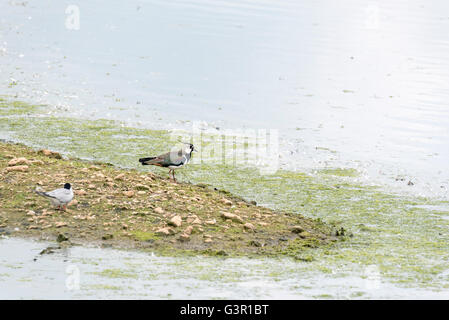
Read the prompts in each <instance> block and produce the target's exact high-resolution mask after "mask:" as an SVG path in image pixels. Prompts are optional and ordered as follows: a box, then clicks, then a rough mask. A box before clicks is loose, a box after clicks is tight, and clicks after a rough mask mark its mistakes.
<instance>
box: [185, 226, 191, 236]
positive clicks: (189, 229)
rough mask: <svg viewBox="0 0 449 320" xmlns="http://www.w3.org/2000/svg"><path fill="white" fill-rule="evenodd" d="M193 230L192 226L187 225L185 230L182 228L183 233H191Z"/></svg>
mask: <svg viewBox="0 0 449 320" xmlns="http://www.w3.org/2000/svg"><path fill="white" fill-rule="evenodd" d="M192 231H193V226H188V227H187V228H186V229H185V230H184V234H189V235H190V234H192Z"/></svg>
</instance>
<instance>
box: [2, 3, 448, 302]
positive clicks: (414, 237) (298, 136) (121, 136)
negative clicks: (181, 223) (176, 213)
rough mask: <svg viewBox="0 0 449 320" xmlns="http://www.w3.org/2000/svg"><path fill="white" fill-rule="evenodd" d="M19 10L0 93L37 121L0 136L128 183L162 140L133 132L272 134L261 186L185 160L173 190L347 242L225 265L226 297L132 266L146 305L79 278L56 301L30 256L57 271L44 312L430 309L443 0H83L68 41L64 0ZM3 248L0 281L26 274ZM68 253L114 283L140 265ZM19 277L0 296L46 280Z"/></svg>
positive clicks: (250, 175)
mask: <svg viewBox="0 0 449 320" xmlns="http://www.w3.org/2000/svg"><path fill="white" fill-rule="evenodd" d="M20 3H22V2H21V1H9V2H2V3H1V4H0V12H2V13H5V14H2V15H1V16H0V61H1V64H0V90H1V91H0V93H1V94H3V95H5V96H7V98H8V99H10V100H25V101H28V102H30V103H33V104H43V105H45V106H44V107H42V108H41V109H39V110H32V111H30V116H26V117H25V118H22V116H23V114H21V113H20V114H17V112H15V113H14V112H13V113H11V115H10V117H9V118H0V138H9V139H12V140H14V141H21V142H24V143H26V144H28V145H31V146H35V147H48V148H52V149H55V150H58V151H62V152H63V153H64V154H65V155H69V156H76V157H81V158H91V159H95V160H101V161H108V162H111V163H113V164H116V165H119V166H123V167H132V168H136V161H135V160H136V157H138V156H140V155H146V154H147V153H156V152H163V151H165V150H166V148H167V147H168V146H169V145H171V143H172V142H170V143H168V141H173V139H172V140H170V138H172V136H171V135H170V133H167V132H164V131H161V132H154V131H151V130H143V129H141V128H150V129H182V130H183V132H184V133H185V134H187V135H189V134H190V133H192V126H193V125H197V126H198V127H200V128H201V132H206V133H207V134H208V135H209V138H210V140H211V141H212V140H213V137H216V136H219V135H221V134H223V133H224V132H229V131H226V129H240V128H254V129H258V128H265V129H277V130H279V139H280V140H279V144H280V145H279V152H280V156H281V157H280V159H279V161H280V163H279V165H280V168H281V169H283V170H280V171H278V172H276V173H275V174H272V175H261V174H260V172H258V170H255V169H253V168H251V166H250V168H240V167H238V168H237V167H233V166H229V165H222V164H217V163H216V162H214V161H212V162H210V161H209V162H206V163H202V164H201V163H195V162H194V161H193V162H192V163H191V164H190V165H189V167H188V169H186V170H184V171H183V172H180V173H179V177H180V179H182V180H189V181H192V182H196V183H198V182H206V183H211V184H213V185H214V186H217V187H220V188H224V189H226V190H230V191H232V192H234V193H236V194H239V195H242V196H244V197H246V198H248V199H255V200H257V201H258V203H259V204H262V205H266V206H269V207H272V208H278V209H283V210H288V211H294V212H299V213H301V214H304V215H306V216H310V217H315V218H321V219H323V220H325V221H327V222H332V221H336V222H338V223H341V224H343V225H344V226H345V228H347V229H348V230H351V232H353V233H354V238H352V239H351V240H350V241H348V242H345V243H341V244H339V245H338V246H337V247H336V248H333V249H332V250H329V251H325V250H317V251H316V252H314V253H313V254H312V255H313V261H312V262H311V263H301V262H294V261H290V260H289V262H287V261H282V262H279V261H276V260H246V259H227V260H226V261H227V262H229V263H231V264H230V266H231V267H232V268H235V269H237V270H239V273H242V279H244V281H243V282H242V283H243V285H242V288H240V287H238V288H239V289H238V290H236V289H235V286H236V281H234V280H232V277H231V275H230V274H229V272H228V269H229V268H227V267H224V266H223V265H222V264H221V260H215V259H209V258H197V259H193V260H192V259H191V258H188V259H187V258H170V259H168V258H151V259H155V261H160V262H158V263H167V264H169V265H170V266H171V268H172V269H170V270H172V272H173V275H180V278H179V279H175V278H176V277H175V276H173V277H172V278H170V277H166V275H164V274H163V273H160V272H158V271H157V270H156V271H155V270H153V269H151V267H148V268H150V269H148V270H149V271H148V272H150V271H151V272H153V273H154V274H155V279H157V280H158V281H159V280H160V281H166V282H167V283H169V284H170V285H169V286H168V288H165V287H164V285H160V284H158V283H159V282H158V281H156V285H155V287H154V290H153V291H151V292H152V293H151V292H150V293H148V292H146V290H142V289H141V288H140V289H139V288H137V289H136V288H134V287H130V288H125V289H123V288H121V289H117V288H115V287H114V286H119V287H120V281H118V280H117V283H119V284H118V285H117V283H116V282H115V281H116V280H111V279H109V278H108V279H107V281H106V282H105V283H103V284H102V283H101V282H98V281H97V280H95V279H97V278H98V277H95V276H93V275H88V274H86V275H84V276H83V279H85V281H86V283H85V284H86V285H92V286H93V287H91V290H90V291H88V290H87V289H83V287H81V289H80V290H79V291H77V292H65V291H64V288H63V287H62V286H63V285H64V281H62V279H63V278H64V277H65V276H66V275H64V272H65V271H63V270H62V269H63V268H64V266H65V264H64V263H62V262H61V261H62V260H61V259H63V258H62V256H61V255H59V254H55V255H54V256H48V257H47V256H46V257H41V258H40V259H41V261H47V262H48V263H49V264H54V268H57V270H56V271H51V273H53V272H54V273H55V275H54V276H51V277H55V279H59V280H55V281H56V282H57V285H58V286H60V287H59V288H60V289H58V290H59V293H60V294H61V297H69V298H70V297H81V296H84V295H85V294H86V293H87V292H89V294H91V295H92V297H109V295H108V294H110V295H111V296H115V295H121V297H140V296H142V297H159V298H161V297H165V298H170V297H178V298H182V297H186V296H187V295H188V294H189V293H190V294H193V296H195V297H197V295H198V296H199V297H204V298H212V297H214V298H215V297H217V298H219V297H235V295H236V294H241V295H242V296H241V298H246V297H256V298H257V297H260V298H263V297H268V298H269V297H272V298H277V297H279V298H280V297H286V298H288V297H293V298H300V297H323V298H325V297H334V298H358V297H360V298H369V297H379V298H392V297H407V298H416V297H420V298H431V297H437V298H445V297H446V298H447V292H448V290H449V269H448V268H449V267H448V266H449V265H448V261H449V238H448V237H449V232H448V229H449V219H448V218H447V217H448V216H449V206H448V202H447V201H448V190H449V170H448V169H449V161H447V159H448V158H449V130H448V128H449V107H448V106H447V102H446V101H447V99H446V97H447V90H445V89H446V88H445V86H446V83H448V80H449V79H448V78H449V65H448V58H447V57H449V46H448V44H449V43H448V38H447V31H449V16H445V15H444V13H445V12H448V11H447V9H449V4H448V3H447V2H445V1H442V0H441V1H433V2H432V5H429V4H428V3H427V2H425V1H418V0H415V1H396V2H395V3H394V4H391V3H378V2H374V1H339V3H338V5H337V4H336V3H333V2H332V1H313V2H312V1H308V2H304V3H301V4H299V3H297V2H294V1H291V2H290V1H282V2H279V1H276V2H274V1H257V2H256V1H244V2H242V1H225V0H223V1H214V2H208V1H199V0H194V1H171V2H165V1H149V0H146V1H144V0H142V1H133V0H131V1H127V2H126V3H123V2H121V1H104V2H101V1H97V2H92V1H90V2H86V3H83V4H80V5H79V10H80V18H81V19H80V22H81V24H80V29H79V30H68V29H67V28H66V27H65V25H64V22H65V19H66V17H67V15H66V14H65V9H66V8H67V6H68V5H69V4H71V3H69V2H68V1H66V2H64V1H60V2H58V4H54V3H51V4H50V1H45V0H44V1H41V2H39V4H37V3H26V5H25V6H23V5H21V4H20ZM130 34H132V35H133V36H132V37H131V36H129V35H130ZM0 111H1V110H0ZM66 117H68V118H66ZM72 118H75V119H76V118H78V119H80V118H81V119H84V120H82V121H81V120H80V121H78V120H73V119H72ZM85 119H111V120H119V121H120V122H106V121H93V122H88V121H86V120H85ZM217 128H218V129H217ZM231 134H232V132H231ZM215 160H216V159H215ZM323 168H326V170H323ZM341 168H349V170H344V169H341ZM351 168H354V169H356V170H355V171H352V170H351ZM139 169H142V168H139ZM164 174H166V173H164ZM409 181H411V182H413V185H409V184H408V182H409ZM373 185H378V186H380V187H379V188H373V187H372V186H373ZM392 193H399V194H400V195H401V196H399V197H397V196H394V195H392ZM421 195H425V196H427V198H424V197H420V196H421ZM441 200H442V201H441ZM7 241H10V242H7V243H8V244H11V243H14V241H18V242H17V245H18V247H17V252H21V253H23V254H20V255H18V256H17V257H16V258H14V259H17V260H13V261H16V262H17V264H15V263H13V264H11V265H12V266H13V267H11V268H10V269H11V270H10V271H9V272H7V271H5V272H6V273H7V274H9V275H10V277H12V279H20V271H19V270H21V268H19V269H17V268H15V267H14V266H16V265H19V266H21V265H23V264H25V265H27V268H28V267H29V266H30V265H29V264H28V263H27V262H26V261H28V260H26V259H27V257H28V256H29V255H31V254H30V252H31V253H33V254H34V255H35V254H36V251H39V250H40V248H42V246H45V245H44V244H39V243H34V242H32V243H31V242H21V240H7ZM11 241H12V242H11ZM2 243H5V242H2ZM0 248H1V249H0V251H1V250H5V246H4V245H1V244H0ZM70 252H71V254H73V255H74V256H75V257H81V256H84V255H85V256H86V257H90V256H91V255H93V252H95V255H98V256H103V255H104V256H105V258H104V259H110V260H108V264H111V265H116V266H117V269H119V270H128V271H129V270H130V269H129V268H127V267H126V266H124V265H123V264H122V263H121V262H120V259H122V258H121V256H120V254H124V255H130V256H132V257H133V259H134V257H139V258H138V259H143V261H146V260H145V259H147V258H146V256H142V255H141V254H140V253H123V252H121V251H114V250H105V249H95V248H90V249H88V248H79V247H76V248H73V249H70ZM106 257H109V258H106ZM9 259H13V258H12V257H10V258H9ZM21 259H22V260H21ZM23 259H25V260H23ZM42 259H43V260H42ZM38 261H39V260H38ZM75 261H76V259H75ZM192 261H194V262H192ZM248 261H251V265H252V268H251V270H246V271H245V268H244V267H245V264H246V263H249V262H248ZM155 263H156V262H155ZM190 263H192V264H193V265H195V266H199V265H201V264H202V263H204V264H206V265H207V266H208V267H209V268H212V267H213V268H212V269H213V270H215V271H214V272H216V273H214V275H216V276H217V277H218V276H220V275H222V276H223V277H224V279H225V280H224V281H220V280H216V281H212V282H210V281H209V282H207V281H206V282H202V281H205V280H203V279H202V277H206V278H207V277H209V275H208V274H203V273H201V272H199V273H197V271H196V270H192V269H186V270H188V271H185V266H186V264H190ZM88 265H89V264H88ZM142 265H144V263H142ZM156 265H157V263H156ZM266 265H267V266H268V267H267V268H268V269H269V270H268V271H267V270H266V269H264V266H266ZM285 265H288V266H289V268H290V269H288V268H287V269H288V270H289V272H291V273H292V274H293V275H294V276H292V277H291V278H289V276H290V275H289V274H288V273H287V272H284V266H285ZM141 267H142V268H144V267H143V266H141ZM86 268H88V270H96V271H95V272H97V271H98V270H100V271H101V269H95V268H93V267H92V266H88V267H86ZM139 268H140V267H139ZM253 269H254V270H255V271H254V272H256V273H257V272H259V273H260V277H255V278H254V274H253V273H252V272H253ZM0 270H1V269H0ZM24 270H28V269H26V268H25V269H24ZM257 270H258V271H257ZM2 272H3V271H2ZM2 272H0V274H1V273H2ZM16 272H17V277H19V278H17V277H16ZM295 272H296V273H295ZM128 273H129V272H128ZM366 273H368V274H369V275H370V277H371V276H373V277H375V278H376V279H377V278H380V279H381V281H380V282H381V289H379V290H377V289H376V290H374V291H373V290H372V289H373V285H372V284H369V282H368V284H366V283H365V282H364V281H361V279H362V278H361V277H365V278H366V277H367V275H366ZM49 274H50V273H49ZM278 274H279V277H280V278H278ZM36 275H37V276H36V277H33V280H32V281H31V282H30V281H28V282H27V281H18V282H17V281H12V282H10V283H9V284H8V285H10V286H11V287H14V288H19V289H17V291H16V292H17V297H25V296H26V294H27V293H26V292H28V291H25V289H24V288H25V287H27V284H28V285H29V284H30V283H32V284H33V285H34V283H35V282H36V283H37V286H38V287H39V286H40V284H39V283H42V282H40V281H41V280H39V279H40V278H39V277H44V278H45V277H46V275H45V272H42V270H41V271H39V268H37V269H36ZM22 276H23V277H25V276H24V275H22ZM236 277H237V276H236ZM161 279H162V280H161ZM198 279H199V280H198ZM197 280H198V281H197ZM0 281H3V280H2V277H1V276H0ZM133 281H134V280H133ZM16 282H17V283H23V286H22V287H20V286H19V287H17V283H16ZM56 282H55V283H56ZM196 282H199V283H200V285H199V286H196V284H195V285H194V284H192V283H196ZM50 283H51V285H53V282H50ZM375 283H376V284H375V285H374V286H375V287H376V288H377V287H378V284H379V281H377V280H376V281H375ZM203 284H204V286H203ZM259 284H261V285H259ZM55 285H56V284H55ZM101 285H105V286H113V287H114V289H104V290H103V289H102V288H101ZM171 285H172V286H171ZM209 285H210V287H211V288H213V289H211V290H210V291H209V290H208V289H207V288H206V286H209ZM178 286H179V287H180V288H183V289H182V290H177V287H178ZM195 286H196V287H195ZM296 286H299V287H300V288H301V290H297V289H298V288H296ZM366 286H367V287H366ZM20 288H22V290H21V289H20ZM86 288H87V287H86ZM148 288H152V287H151V286H149V287H148ZM245 288H246V289H245ZM265 288H268V289H270V290H268V289H267V290H265ZM367 288H370V289H369V290H367ZM189 290H190V291H189ZM148 291H150V289H148ZM237 291H238V293H236V292H237ZM268 291H269V292H268ZM298 291H300V293H298ZM57 292H58V291H57ZM195 292H198V293H195ZM357 292H360V293H357ZM33 294H36V295H38V294H39V291H38V292H36V293H33ZM41 294H44V293H42V292H41ZM144 294H148V295H149V296H143V295H144ZM168 294H171V296H168ZM164 295H167V296H164ZM327 295H329V296H327ZM193 296H192V297H193ZM33 297H36V296H35V295H33ZM47 297H48V298H50V296H47ZM58 297H59V296H58Z"/></svg>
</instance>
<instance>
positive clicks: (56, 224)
mask: <svg viewBox="0 0 449 320" xmlns="http://www.w3.org/2000/svg"><path fill="white" fill-rule="evenodd" d="M66 225H67V223H65V222H56V223H55V226H56V228H61V227H65V226H66Z"/></svg>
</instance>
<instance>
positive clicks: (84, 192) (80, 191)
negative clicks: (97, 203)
mask: <svg viewBox="0 0 449 320" xmlns="http://www.w3.org/2000/svg"><path fill="white" fill-rule="evenodd" d="M75 194H76V195H77V196H84V195H86V194H87V192H86V191H85V190H83V189H80V190H75Z"/></svg>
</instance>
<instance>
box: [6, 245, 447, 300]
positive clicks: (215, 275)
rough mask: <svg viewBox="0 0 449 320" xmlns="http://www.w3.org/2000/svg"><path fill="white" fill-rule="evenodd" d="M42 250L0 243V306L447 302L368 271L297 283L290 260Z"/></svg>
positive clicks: (315, 277) (318, 275) (314, 277)
mask: <svg viewBox="0 0 449 320" xmlns="http://www.w3.org/2000/svg"><path fill="white" fill-rule="evenodd" d="M48 245H49V243H48V242H35V241H30V240H21V239H0V253H1V254H0V284H1V287H0V288H2V289H0V298H1V299H81V298H82V299H311V298H321V299H324V298H332V299H351V298H352V299H374V298H378V299H389V298H396V299H401V298H404V297H408V298H410V299H420V298H421V299H422V298H428V299H430V298H435V299H447V298H449V293H447V292H446V293H444V292H438V291H431V290H425V289H404V288H400V287H398V286H395V285H392V284H390V283H388V282H384V281H383V279H382V277H381V276H380V275H379V272H378V271H377V270H376V269H375V268H371V269H366V270H364V271H363V272H358V273H357V272H351V275H350V276H346V277H338V276H337V277H335V276H334V275H332V274H330V275H325V274H321V273H317V272H315V273H313V274H311V276H310V277H307V278H304V276H303V274H302V268H301V263H298V262H292V261H291V260H272V259H262V260H260V259H257V260H255V259H245V258H238V259H236V258H232V259H217V258H204V257H201V258H198V257H197V258H192V257H189V258H167V257H158V256H154V255H151V254H148V253H138V252H126V251H119V250H113V249H99V248H95V247H78V246H76V247H71V248H68V249H63V250H60V251H57V252H55V253H53V254H50V255H39V252H40V251H42V250H43V249H45V248H46V247H47V246H48ZM52 245H53V244H52ZM342 286H345V288H346V289H345V290H342V289H341V287H342ZM5 288H7V290H3V289H5Z"/></svg>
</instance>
